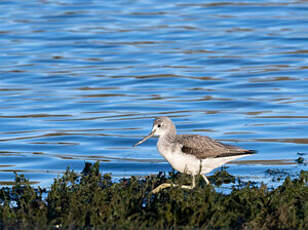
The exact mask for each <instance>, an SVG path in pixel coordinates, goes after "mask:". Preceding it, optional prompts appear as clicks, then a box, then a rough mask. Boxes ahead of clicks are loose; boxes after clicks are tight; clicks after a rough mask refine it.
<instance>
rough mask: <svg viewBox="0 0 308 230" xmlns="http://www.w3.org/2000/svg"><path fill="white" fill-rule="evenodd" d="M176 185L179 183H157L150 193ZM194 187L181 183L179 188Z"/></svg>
mask: <svg viewBox="0 0 308 230" xmlns="http://www.w3.org/2000/svg"><path fill="white" fill-rule="evenodd" d="M176 186H179V185H178V184H168V183H164V184H161V185H159V186H158V187H156V188H155V189H153V191H152V193H158V192H160V190H163V189H165V188H169V187H176ZM194 187H195V186H193V185H181V188H184V189H193V188H194Z"/></svg>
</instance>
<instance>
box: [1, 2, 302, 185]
mask: <svg viewBox="0 0 308 230" xmlns="http://www.w3.org/2000/svg"><path fill="white" fill-rule="evenodd" d="M0 7H1V9H2V10H1V15H0V60H1V61H0V127H1V128H0V181H1V184H8V183H9V182H11V181H13V179H14V173H13V172H14V171H17V172H20V173H23V174H25V175H26V177H28V178H29V179H30V181H31V182H33V183H35V184H36V185H39V186H45V187H46V186H47V187H48V186H49V185H50V184H51V183H52V182H53V178H54V177H56V176H57V175H61V173H63V171H64V170H65V169H66V168H67V167H70V168H72V169H74V170H75V171H80V170H82V168H83V166H84V162H85V161H96V160H100V161H101V168H102V171H103V172H106V173H112V175H113V177H114V178H115V179H117V178H120V177H123V176H130V175H148V174H152V173H157V172H159V171H169V170H170V169H171V167H170V166H169V165H168V163H167V162H165V161H164V159H163V158H162V157H161V156H160V155H159V154H158V152H157V150H156V147H155V144H156V139H154V138H153V139H151V140H149V141H147V142H145V143H144V144H143V145H141V146H140V147H138V148H133V147H132V145H133V144H135V143H136V142H137V141H138V140H140V139H141V138H142V137H143V136H144V135H145V134H147V133H148V132H149V131H150V129H151V126H152V121H153V118H154V117H155V116H161V115H167V116H170V117H171V118H172V119H173V120H174V121H175V123H176V125H177V129H178V132H179V133H191V134H202V135H208V136H211V137H213V138H215V139H218V140H221V141H224V142H226V143H229V144H237V145H239V146H242V147H244V148H248V149H257V150H258V152H259V153H258V154H257V155H254V156H251V157H246V158H243V159H241V161H240V162H238V163H236V164H229V165H228V167H229V168H228V171H229V172H230V173H232V174H234V175H237V176H241V177H242V178H244V179H246V180H259V181H264V182H269V176H268V174H267V173H266V170H267V169H269V168H270V169H277V170H282V171H284V172H288V173H290V174H291V175H297V174H298V172H299V171H300V170H301V169H306V170H307V168H308V167H307V164H297V163H295V160H296V159H297V158H298V157H299V156H300V155H299V154H298V153H302V154H304V155H303V156H302V157H304V159H305V161H306V162H307V158H308V74H307V73H308V49H307V47H308V30H307V28H308V17H307V16H308V3H307V2H306V1H296V0H295V1H291V0H285V1H274V0H272V1H250V0H248V1H198V0H196V1H172V0H170V1H154V0H149V1H125V0H119V1H69V0H63V1H61V0H59V1H1V2H0ZM239 163H240V164H239Z"/></svg>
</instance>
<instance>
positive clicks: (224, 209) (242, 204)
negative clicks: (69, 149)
mask: <svg viewBox="0 0 308 230" xmlns="http://www.w3.org/2000/svg"><path fill="white" fill-rule="evenodd" d="M210 180H211V182H214V181H215V182H218V184H222V183H229V182H233V183H234V182H235V185H234V186H233V188H232V190H231V191H230V193H228V194H223V193H219V192H216V191H215V188H214V187H213V186H212V185H209V186H208V185H205V184H204V182H203V180H202V179H201V178H199V180H198V183H197V186H196V188H195V189H193V190H184V189H180V188H178V187H172V188H169V189H165V190H163V191H161V192H160V193H158V194H152V193H151V191H152V189H153V188H154V187H156V186H157V185H159V184H161V183H164V182H166V181H169V182H171V181H172V182H173V183H179V184H186V183H191V178H190V177H189V176H187V175H183V174H179V173H174V172H170V173H169V175H165V174H164V173H159V174H158V175H151V176H147V177H141V178H137V177H131V178H129V179H122V180H120V181H119V182H112V180H111V176H110V175H109V174H105V175H102V174H101V172H100V170H99V163H98V162H97V163H95V164H90V163H86V164H85V168H84V170H83V171H82V173H81V174H80V175H77V174H76V173H75V172H73V171H72V170H70V169H67V170H66V172H65V173H64V175H63V176H62V177H59V178H56V179H55V180H54V183H53V184H52V185H51V187H50V189H48V190H46V189H41V188H33V187H32V186H31V185H30V184H29V181H28V180H27V179H26V178H25V177H24V176H23V175H16V178H15V185H14V186H13V187H3V188H1V190H0V202H1V203H0V228H1V229H308V187H307V182H308V171H301V173H300V175H299V177H298V178H296V179H293V180H291V179H290V177H286V178H285V180H284V182H283V183H282V185H281V186H279V187H277V188H268V187H267V186H266V185H264V184H262V185H261V186H260V185H259V186H257V185H256V183H243V182H241V181H240V180H239V179H237V178H235V177H233V176H232V175H230V174H228V173H227V172H226V171H225V169H222V170H220V171H218V172H217V173H216V174H215V175H214V176H213V177H211V178H210Z"/></svg>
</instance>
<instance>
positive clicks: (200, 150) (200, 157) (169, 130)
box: [134, 117, 256, 193]
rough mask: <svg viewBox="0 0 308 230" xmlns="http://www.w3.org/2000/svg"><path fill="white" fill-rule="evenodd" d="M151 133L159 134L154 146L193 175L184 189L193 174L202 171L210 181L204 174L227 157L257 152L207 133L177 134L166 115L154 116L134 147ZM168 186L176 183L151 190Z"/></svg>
mask: <svg viewBox="0 0 308 230" xmlns="http://www.w3.org/2000/svg"><path fill="white" fill-rule="evenodd" d="M152 136H159V139H158V142H157V149H158V151H159V152H160V154H161V155H162V156H163V157H164V158H165V159H166V160H167V161H168V162H169V163H170V164H171V166H172V167H173V168H174V169H175V170H177V171H179V172H181V173H186V174H189V175H192V185H189V186H188V185H182V186H181V188H186V189H193V188H194V187H195V176H196V175H198V174H200V175H202V177H203V179H204V180H205V182H206V183H207V184H209V183H210V182H209V180H208V179H207V177H206V176H205V174H206V173H209V172H211V171H212V170H213V169H215V168H217V167H220V166H222V165H223V164H225V163H227V162H229V161H232V160H235V159H237V158H241V157H245V156H249V155H251V154H254V153H256V151H254V150H246V149H242V148H240V147H237V146H233V145H227V144H223V143H220V142H218V141H215V140H213V139H211V138H209V137H206V136H200V135H177V134H176V128H175V125H174V124H173V122H172V121H171V120H170V119H169V118H168V117H158V118H156V119H155V121H154V123H153V128H152V131H151V133H150V134H149V135H147V136H146V137H144V138H143V139H142V140H141V141H139V142H138V143H137V144H135V145H134V147H135V146H137V145H140V144H142V143H143V142H145V141H146V140H148V139H149V138H151V137H152ZM171 186H178V185H176V184H169V183H164V184H161V185H159V186H158V187H157V188H155V189H154V190H153V191H152V192H153V193H157V192H159V191H160V190H162V189H165V188H168V187H171Z"/></svg>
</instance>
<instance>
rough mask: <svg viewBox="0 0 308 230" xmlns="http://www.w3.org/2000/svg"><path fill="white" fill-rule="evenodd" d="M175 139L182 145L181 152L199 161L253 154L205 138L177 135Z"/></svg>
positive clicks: (249, 151)
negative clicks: (209, 158)
mask: <svg viewBox="0 0 308 230" xmlns="http://www.w3.org/2000/svg"><path fill="white" fill-rule="evenodd" d="M177 138H178V142H179V143H180V144H181V145H182V151H183V152H184V153H187V154H192V155H194V156H196V157H197V158H199V159H205V158H208V157H226V156H236V155H244V154H252V153H255V151H253V150H246V149H242V148H240V147H237V146H233V145H227V144H223V143H220V142H218V141H215V140H213V139H211V138H209V137H205V136H199V135H178V136H177Z"/></svg>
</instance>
